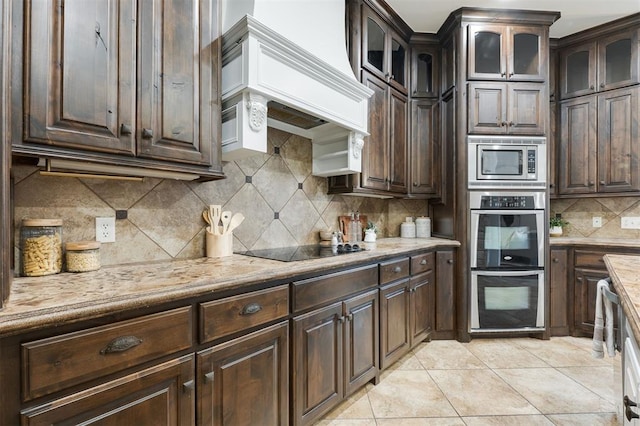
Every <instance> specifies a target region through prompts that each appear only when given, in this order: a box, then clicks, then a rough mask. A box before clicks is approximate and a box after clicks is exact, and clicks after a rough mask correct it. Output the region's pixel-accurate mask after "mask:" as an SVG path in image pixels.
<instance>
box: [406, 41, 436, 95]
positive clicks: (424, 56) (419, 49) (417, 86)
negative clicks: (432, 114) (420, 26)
mask: <svg viewBox="0 0 640 426" xmlns="http://www.w3.org/2000/svg"><path fill="white" fill-rule="evenodd" d="M439 76H440V48H439V47H438V45H437V44H426V43H420V42H414V39H413V38H412V39H411V97H412V98H437V97H438V94H439V93H440V79H439Z"/></svg>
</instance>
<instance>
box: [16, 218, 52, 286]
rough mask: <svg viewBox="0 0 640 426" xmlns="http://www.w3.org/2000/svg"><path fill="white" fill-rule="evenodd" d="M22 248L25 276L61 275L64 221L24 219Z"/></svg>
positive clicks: (21, 232) (21, 230)
mask: <svg viewBox="0 0 640 426" xmlns="http://www.w3.org/2000/svg"><path fill="white" fill-rule="evenodd" d="M20 247H21V249H22V255H21V259H22V262H21V263H22V268H21V270H22V275H23V276H25V277H39V276H43V275H52V274H57V273H59V272H60V271H61V270H62V220H60V219H23V220H22V226H21V228H20Z"/></svg>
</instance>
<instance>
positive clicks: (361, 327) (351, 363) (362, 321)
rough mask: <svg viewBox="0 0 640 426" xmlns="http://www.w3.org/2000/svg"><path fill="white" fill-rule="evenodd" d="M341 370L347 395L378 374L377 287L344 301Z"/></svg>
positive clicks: (345, 394)
mask: <svg viewBox="0 0 640 426" xmlns="http://www.w3.org/2000/svg"><path fill="white" fill-rule="evenodd" d="M344 314H345V316H346V322H345V329H344V341H345V343H344V349H345V354H344V373H345V378H344V379H345V390H344V396H345V397H347V396H349V395H350V394H352V393H353V392H354V391H356V390H358V388H360V387H361V386H362V385H364V384H365V383H366V382H368V381H370V380H371V379H373V378H374V377H376V376H377V374H378V356H379V354H378V348H379V343H378V342H379V332H378V321H379V318H378V290H373V291H370V292H368V293H365V294H363V295H361V296H356V297H353V298H351V299H349V300H346V301H345V302H344Z"/></svg>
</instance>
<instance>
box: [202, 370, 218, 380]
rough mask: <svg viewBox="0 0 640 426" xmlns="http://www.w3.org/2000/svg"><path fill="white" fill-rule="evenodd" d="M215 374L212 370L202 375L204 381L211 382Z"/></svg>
mask: <svg viewBox="0 0 640 426" xmlns="http://www.w3.org/2000/svg"><path fill="white" fill-rule="evenodd" d="M214 376H215V374H214V372H213V371H212V372H211V373H207V374H205V375H204V381H205V382H213V377H214Z"/></svg>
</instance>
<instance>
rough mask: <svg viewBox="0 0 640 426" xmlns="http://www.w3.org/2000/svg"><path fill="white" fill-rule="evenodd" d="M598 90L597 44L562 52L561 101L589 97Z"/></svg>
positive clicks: (592, 43) (588, 44)
mask: <svg viewBox="0 0 640 426" xmlns="http://www.w3.org/2000/svg"><path fill="white" fill-rule="evenodd" d="M595 89H596V43H595V42H591V43H585V44H582V45H579V46H575V47H571V48H568V49H562V50H561V51H560V99H567V98H572V97H574V96H581V95H587V94H589V93H593V92H594V91H595Z"/></svg>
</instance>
